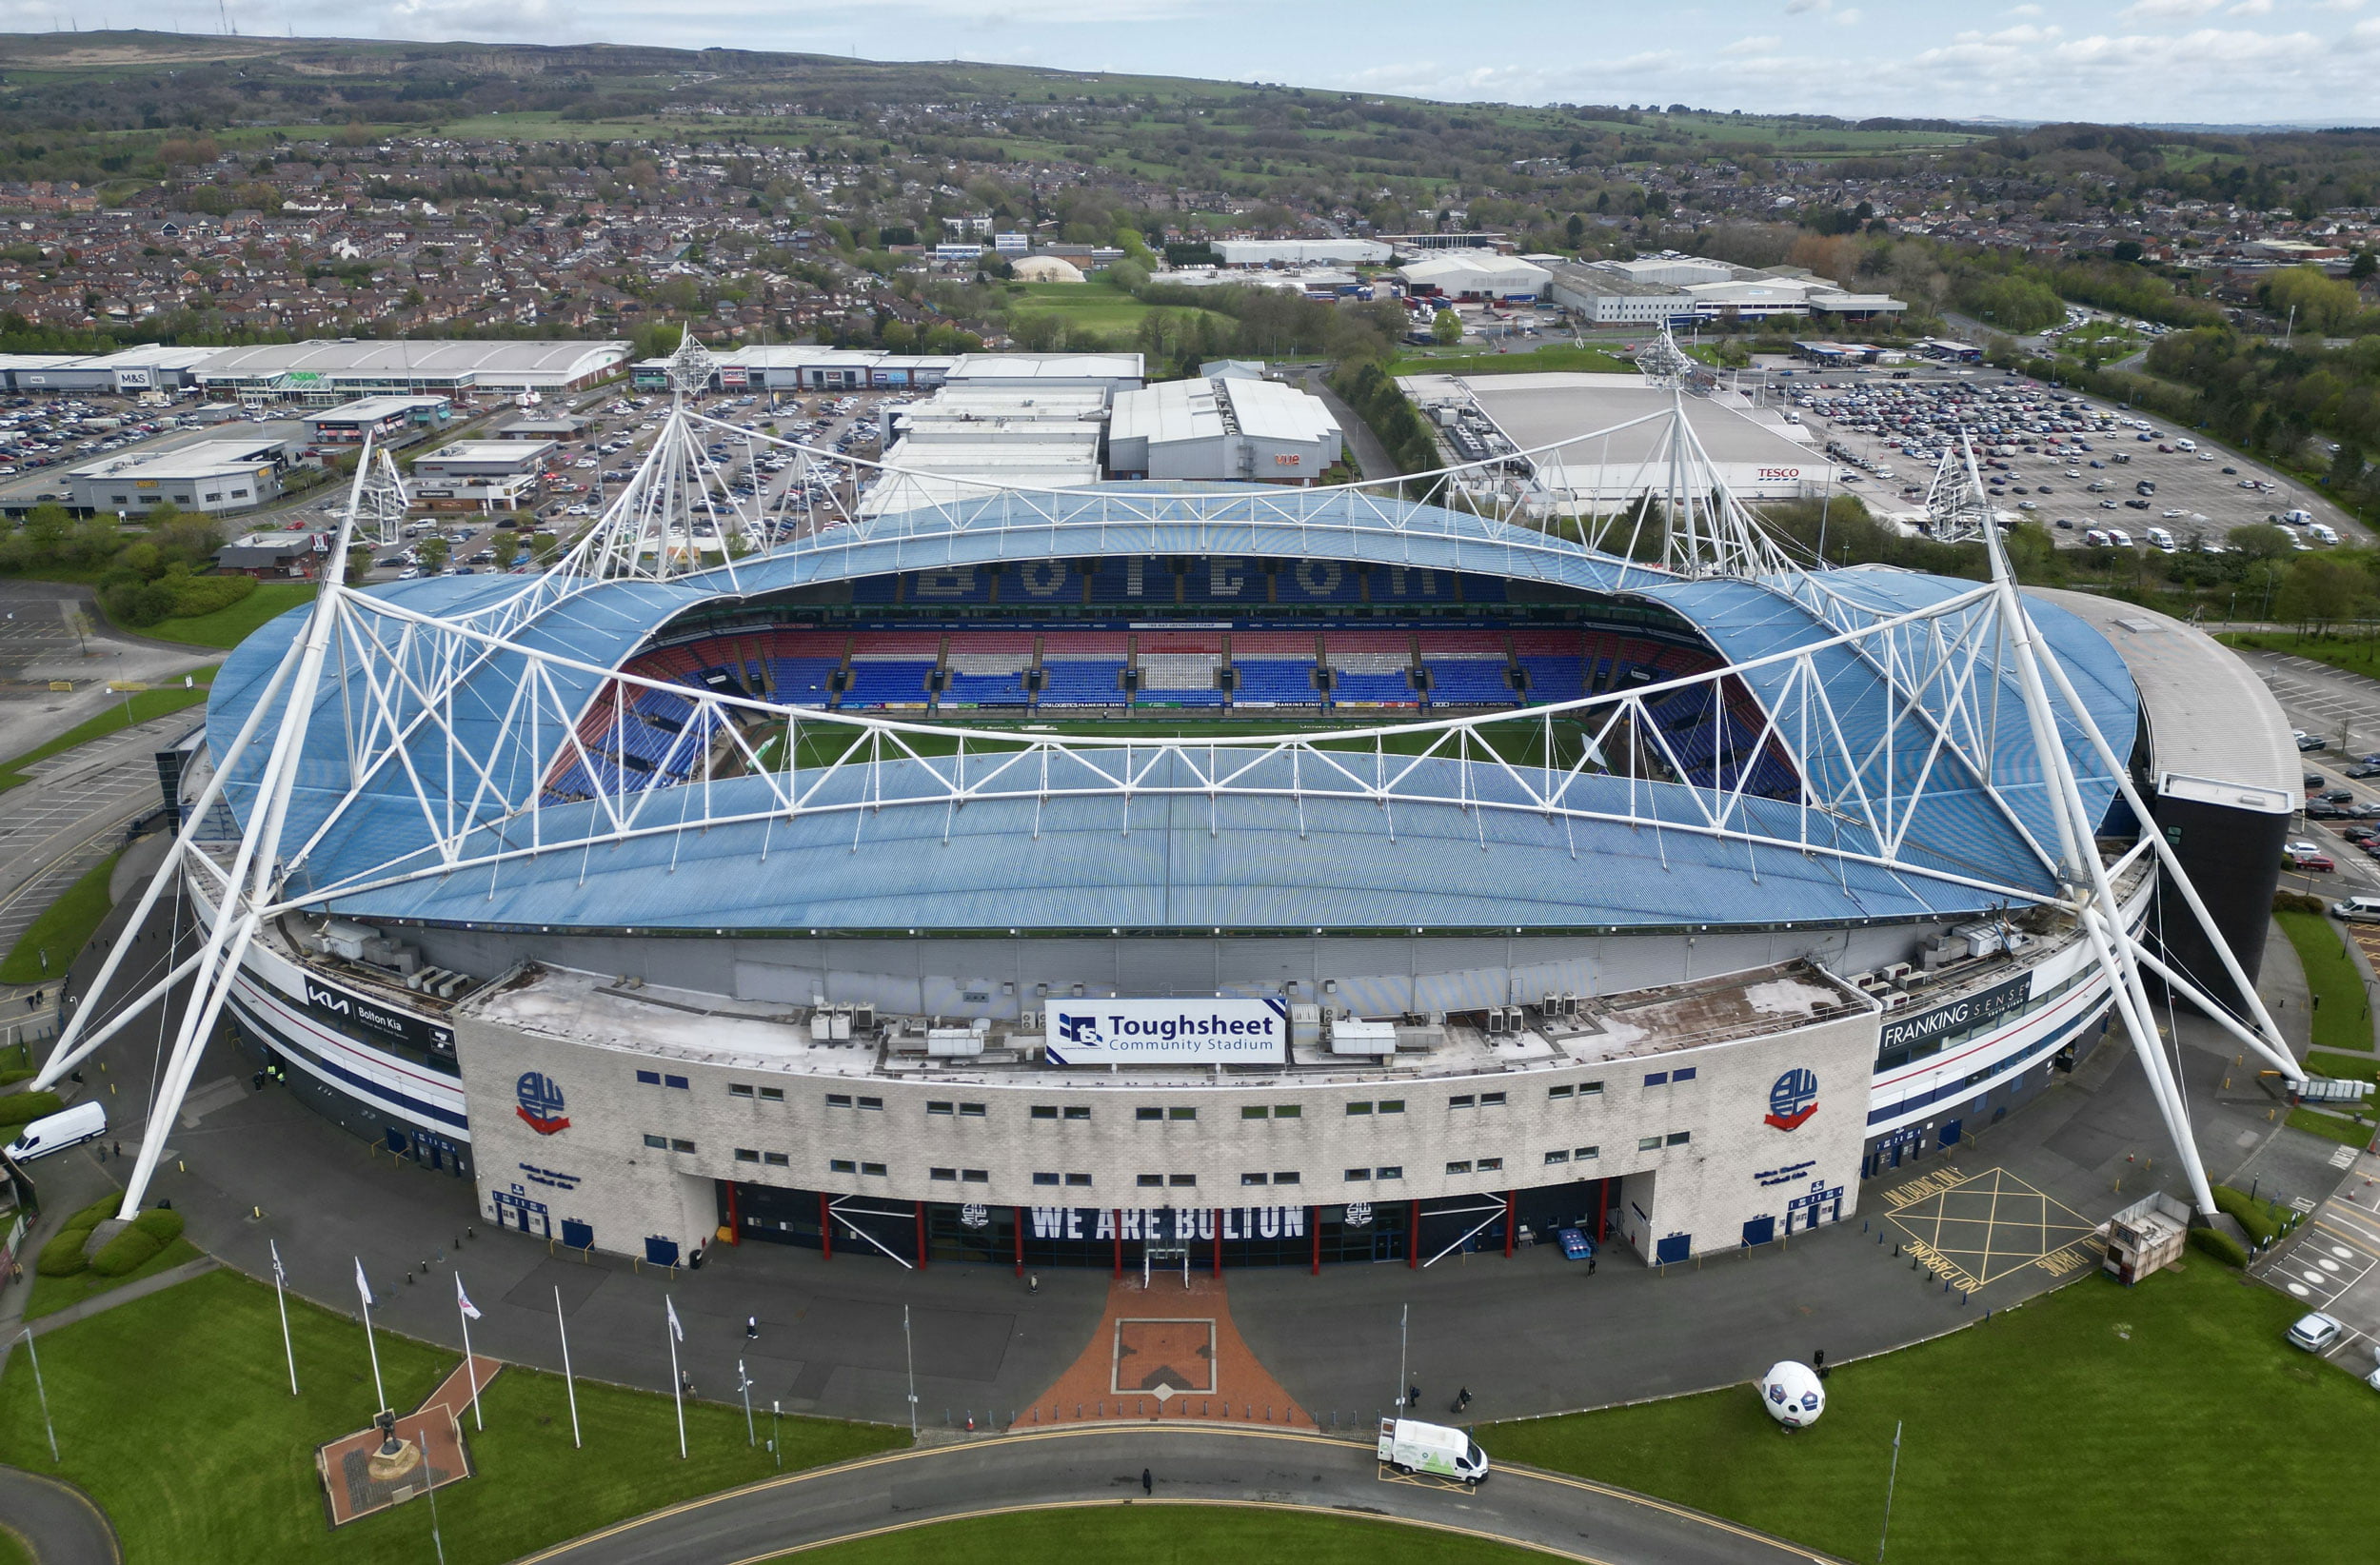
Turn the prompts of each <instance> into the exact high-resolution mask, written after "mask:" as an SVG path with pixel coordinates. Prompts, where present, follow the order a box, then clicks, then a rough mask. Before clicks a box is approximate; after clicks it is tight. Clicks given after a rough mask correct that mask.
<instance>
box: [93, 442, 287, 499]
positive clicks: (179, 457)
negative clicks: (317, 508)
mask: <svg viewBox="0 0 2380 1565" xmlns="http://www.w3.org/2000/svg"><path fill="white" fill-rule="evenodd" d="M287 466H288V445H287V443H286V442H284V441H282V440H280V439H278V438H274V439H258V438H252V437H251V438H247V439H236V440H234V439H223V440H196V441H190V442H188V443H187V444H184V445H180V446H163V447H160V446H149V447H146V448H142V449H136V450H129V451H121V452H118V453H116V454H115V455H113V456H109V457H103V458H101V459H100V460H99V461H97V462H87V463H84V464H83V465H81V466H75V467H69V468H68V469H67V472H66V476H67V504H68V505H70V506H72V507H74V508H75V509H77V510H83V511H91V512H108V511H113V512H117V513H120V514H132V513H137V512H141V511H146V510H149V508H151V507H152V506H154V505H157V503H158V502H160V501H167V502H169V503H171V504H172V505H177V506H179V507H180V508H181V509H183V510H186V511H206V512H208V513H210V514H219V513H222V512H225V511H243V510H248V509H249V508H251V507H253V506H256V505H263V504H265V503H266V502H267V501H268V500H272V499H274V498H275V497H277V496H278V495H279V494H280V493H281V474H282V471H283V470H284V469H285V468H286V467H287Z"/></svg>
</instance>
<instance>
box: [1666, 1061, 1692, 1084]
mask: <svg viewBox="0 0 2380 1565" xmlns="http://www.w3.org/2000/svg"><path fill="white" fill-rule="evenodd" d="M1695 1070H1696V1067H1695V1066H1692V1065H1689V1066H1687V1067H1686V1068H1685V1069H1684V1070H1682V1071H1672V1072H1670V1073H1669V1084H1670V1085H1671V1086H1673V1087H1674V1086H1676V1085H1677V1083H1678V1082H1680V1081H1691V1080H1694V1079H1695Z"/></svg>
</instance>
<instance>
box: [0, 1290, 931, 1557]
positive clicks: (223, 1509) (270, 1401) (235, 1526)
mask: <svg viewBox="0 0 2380 1565" xmlns="http://www.w3.org/2000/svg"><path fill="white" fill-rule="evenodd" d="M289 1329H290V1334H291V1336H292V1337H293V1339H294V1340H295V1342H296V1346H297V1360H298V1383H299V1386H300V1388H301V1390H302V1391H303V1393H304V1395H303V1396H300V1397H291V1396H290V1395H289V1386H288V1372H287V1370H286V1369H285V1368H284V1367H283V1362H282V1357H281V1337H280V1327H279V1325H278V1324H277V1322H276V1320H275V1317H274V1313H273V1295H272V1290H271V1289H270V1288H268V1287H266V1286H264V1285H263V1284H261V1283H256V1282H251V1281H249V1280H248V1279H247V1278H243V1277H239V1276H237V1275H236V1274H233V1273H229V1272H210V1273H208V1274H207V1275H206V1276H204V1277H200V1278H193V1279H192V1280H190V1281H188V1282H185V1283H182V1284H180V1285H178V1286H176V1287H172V1288H169V1289H167V1290H165V1291H164V1292H162V1293H157V1294H152V1295H150V1296H149V1297H148V1298H138V1299H133V1300H131V1301H130V1302H129V1303H126V1304H122V1305H119V1306H117V1307H116V1308H114V1309H111V1310H107V1311H104V1312H102V1313H101V1314H99V1315H95V1316H93V1317H90V1318H89V1319H88V1320H80V1321H76V1322H75V1323H74V1324H72V1325H70V1326H65V1327H61V1328H59V1329H58V1330H56V1331H53V1332H51V1333H50V1334H49V1335H47V1336H45V1337H42V1339H41V1368H42V1374H43V1377H44V1378H45V1380H46V1382H47V1384H48V1387H49V1393H50V1413H51V1415H52V1416H54V1418H55V1419H56V1421H57V1433H58V1449H59V1452H60V1454H61V1456H63V1458H64V1461H63V1463H62V1465H60V1466H57V1467H52V1466H51V1465H50V1451H49V1446H48V1444H47V1442H46V1441H45V1440H44V1438H43V1435H42V1424H41V1414H40V1410H39V1408H38V1406H37V1404H36V1401H35V1397H34V1394H33V1378H32V1373H31V1371H30V1368H29V1361H28V1359H27V1357H26V1356H25V1355H24V1354H22V1353H19V1354H16V1355H14V1356H12V1357H10V1360H9V1369H8V1374H7V1377H5V1378H0V1461H8V1462H12V1463H14V1464H16V1465H18V1466H20V1467H27V1468H31V1469H33V1470H35V1471H37V1472H43V1473H54V1474H56V1475H57V1476H60V1477H63V1478H66V1479H69V1481H71V1482H74V1483H78V1484H80V1485H82V1486H83V1488H84V1489H86V1490H87V1491H89V1494H90V1495H91V1496H92V1497H93V1498H95V1499H97V1500H98V1501H99V1503H100V1504H101V1506H102V1507H104V1508H105V1509H106V1511H107V1513H108V1515H109V1519H110V1520H111V1521H113V1522H114V1524H115V1528H116V1531H117V1533H118V1534H119V1535H121V1536H122V1537H123V1539H124V1546H125V1557H126V1558H127V1559H128V1560H129V1561H131V1562H132V1565H150V1562H156V1565H166V1562H171V1565H253V1562H256V1561H274V1562H283V1561H287V1562H292V1565H296V1562H304V1561H325V1562H332V1561H335V1562H339V1565H361V1562H367V1561H371V1562H376V1561H384V1560H385V1561H391V1562H394V1561H406V1562H407V1565H410V1562H413V1561H419V1560H425V1559H427V1558H429V1557H430V1544H429V1538H428V1533H429V1525H430V1518H429V1513H428V1509H427V1507H426V1505H425V1504H424V1503H423V1502H421V1501H419V1500H416V1501H414V1502H412V1503H410V1504H407V1505H401V1506H398V1507H396V1508H395V1509H394V1510H392V1511H388V1512H384V1513H382V1514H381V1515H373V1516H367V1517H366V1518H364V1519H363V1520H361V1521H358V1522H355V1523H352V1524H351V1525H349V1526H347V1527H345V1528H342V1529H341V1530H340V1531H339V1533H338V1534H337V1535H335V1536H334V1535H332V1533H331V1531H330V1529H329V1526H328V1525H327V1521H326V1520H325V1517H324V1510H323V1494H322V1485H321V1482H320V1480H319V1479H318V1478H317V1477H316V1476H315V1471H314V1449H315V1447H316V1446H318V1445H320V1444H322V1443H323V1442H324V1441H327V1440H330V1439H335V1438H337V1437H339V1436H343V1435H346V1434H348V1433H351V1432H353V1431H355V1430H358V1429H361V1428H363V1427H365V1425H366V1424H367V1422H368V1421H369V1419H370V1417H371V1414H372V1405H371V1404H372V1400H373V1397H372V1386H371V1370H370V1367H369V1364H368V1362H367V1359H366V1357H365V1353H364V1342H363V1334H362V1328H361V1327H360V1326H358V1325H357V1324H356V1323H355V1322H354V1321H351V1320H348V1319H346V1318H343V1317H339V1316H335V1315H332V1314H330V1313H329V1312H328V1311H326V1310H320V1309H316V1308H315V1307H313V1306H312V1305H310V1304H307V1303H305V1302H303V1301H302V1300H299V1299H294V1298H293V1299H291V1300H290V1301H289ZM380 1361H381V1367H382V1369H383V1372H384V1373H385V1375H386V1377H387V1385H388V1395H389V1397H390V1399H391V1400H392V1401H393V1402H394V1403H395V1404H396V1406H398V1407H399V1408H401V1409H409V1408H414V1407H418V1406H419V1405H421V1401H422V1398H423V1397H426V1395H427V1394H428V1393H429V1391H430V1390H431V1388H432V1387H434V1386H435V1385H436V1384H437V1383H438V1381H439V1380H440V1379H441V1378H442V1377H444V1376H445V1375H446V1373H447V1372H449V1371H450V1370H452V1369H453V1368H454V1367H455V1364H456V1363H457V1362H458V1358H457V1356H456V1355H454V1354H451V1353H447V1352H446V1351H444V1350H442V1349H437V1348H432V1347H429V1346H427V1345H426V1344H423V1343H419V1342H414V1341H410V1340H408V1339H406V1338H403V1337H396V1336H394V1335H392V1334H389V1333H387V1332H383V1333H382V1334H381V1335H380ZM578 1397H579V1416H580V1423H581V1427H582V1429H583V1430H584V1432H585V1441H586V1445H585V1450H573V1449H572V1448H571V1444H570V1416H569V1411H568V1407H567V1405H566V1402H565V1393H564V1388H563V1383H562V1378H561V1377H559V1376H554V1375H541V1374H538V1373H536V1372H534V1371H530V1370H523V1369H518V1368H515V1369H507V1370H506V1371H505V1372H504V1374H503V1375H501V1376H499V1377H497V1378H496V1380H495V1382H494V1383H493V1384H492V1385H491V1386H489V1387H488V1388H487V1390H486V1394H485V1395H484V1397H482V1403H483V1408H484V1411H485V1413H486V1424H487V1427H486V1430H485V1431H484V1432H481V1433H477V1434H473V1435H470V1436H468V1437H469V1439H470V1445H471V1458H472V1464H473V1467H474V1470H475V1476H473V1477H471V1478H470V1479H467V1480H466V1481H464V1482H461V1483H457V1484H455V1485H453V1486H452V1487H450V1488H445V1489H441V1490H440V1491H439V1493H438V1508H439V1515H440V1519H441V1524H442V1533H443V1536H444V1542H445V1548H446V1560H447V1561H448V1565H496V1562H498V1561H502V1560H507V1559H512V1558H516V1557H517V1556H519V1555H523V1554H526V1553H528V1552H530V1551H532V1550H535V1549H539V1548H543V1547H545V1546H546V1545H548V1544H552V1543H556V1542H559V1541H561V1540H562V1539H564V1538H565V1537H570V1536H573V1535H577V1534H579V1533H582V1532H585V1531H587V1530H589V1529H592V1528H597V1527H602V1526H605V1525H606V1524H608V1523H610V1522H613V1521H617V1520H620V1519H622V1518H623V1517H626V1516H631V1515H641V1514H642V1513H644V1512H645V1511H649V1510H653V1509H656V1508H658V1507H660V1506H663V1505H666V1504H669V1503H672V1502H674V1501H677V1500H680V1499H684V1498H688V1497H690V1496H696V1495H704V1494H710V1493H713V1492H715V1491H717V1490H720V1489H724V1488H727V1487H730V1486H732V1485H735V1484H740V1483H746V1482H751V1481H754V1480H757V1479H759V1478H763V1477H765V1476H769V1475H770V1474H771V1473H773V1472H774V1471H775V1469H774V1468H773V1466H772V1465H771V1463H770V1460H769V1457H768V1454H767V1452H766V1451H764V1450H758V1449H754V1448H750V1447H747V1446H746V1445H745V1444H744V1416H743V1414H742V1413H741V1412H740V1411H738V1410H736V1409H733V1408H728V1407H723V1406H719V1405H716V1404H712V1403H707V1402H698V1403H690V1404H688V1406H687V1408H686V1438H687V1444H688V1447H689V1450H690V1451H691V1453H692V1459H690V1460H686V1461H681V1460H679V1459H678V1449H677V1436H676V1433H675V1427H674V1424H673V1422H672V1415H671V1411H670V1403H669V1398H667V1397H652V1396H647V1395H645V1394H644V1393H642V1392H630V1391H623V1390H620V1389H618V1388H616V1387H611V1386H605V1385H601V1384H596V1383H593V1382H589V1381H586V1380H581V1381H580V1382H579V1386H578ZM781 1437H782V1438H783V1442H784V1446H785V1463H784V1465H785V1468H786V1469H787V1470H788V1471H791V1470H793V1469H795V1468H799V1467H809V1466H815V1465H818V1464H820V1463H823V1462H833V1461H842V1460H844V1459H846V1458H849V1457H853V1456H866V1455H868V1454H870V1453H872V1452H877V1451H882V1450H885V1449H888V1448H890V1447H892V1446H895V1445H899V1444H904V1443H906V1439H907V1436H906V1434H905V1432H904V1433H901V1434H896V1433H895V1432H894V1431H892V1430H890V1429H885V1428H879V1427H876V1426H872V1425H863V1424H843V1423H833V1422H828V1421H825V1420H821V1419H787V1420H785V1422H784V1424H783V1428H782V1431H781Z"/></svg>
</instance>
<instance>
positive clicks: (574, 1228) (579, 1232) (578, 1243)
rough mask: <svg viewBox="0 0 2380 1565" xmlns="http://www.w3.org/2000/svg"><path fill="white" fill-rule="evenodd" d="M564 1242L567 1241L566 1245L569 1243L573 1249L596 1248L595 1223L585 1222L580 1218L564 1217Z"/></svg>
mask: <svg viewBox="0 0 2380 1565" xmlns="http://www.w3.org/2000/svg"><path fill="white" fill-rule="evenodd" d="M562 1242H563V1243H565V1244H566V1245H568V1246H569V1247H570V1248H571V1249H573V1250H592V1249H594V1248H595V1227H594V1224H592V1223H585V1222H581V1221H579V1220H578V1219H577V1218H563V1219H562Z"/></svg>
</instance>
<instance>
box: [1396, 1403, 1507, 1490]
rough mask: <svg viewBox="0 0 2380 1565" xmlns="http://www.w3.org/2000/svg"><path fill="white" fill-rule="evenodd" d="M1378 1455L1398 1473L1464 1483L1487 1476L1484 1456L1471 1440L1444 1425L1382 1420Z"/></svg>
mask: <svg viewBox="0 0 2380 1565" xmlns="http://www.w3.org/2000/svg"><path fill="white" fill-rule="evenodd" d="M1379 1451H1380V1460H1382V1461H1384V1462H1386V1463H1387V1464H1388V1465H1389V1466H1391V1467H1393V1468H1395V1469H1396V1470H1397V1471H1398V1472H1399V1473H1433V1474H1436V1475H1437V1476H1439V1477H1441V1478H1454V1479H1457V1480H1458V1481H1460V1482H1463V1483H1478V1481H1479V1480H1480V1479H1481V1478H1484V1477H1486V1476H1487V1472H1488V1459H1487V1453H1486V1452H1484V1451H1482V1450H1480V1449H1479V1448H1478V1445H1476V1444H1474V1443H1473V1441H1472V1438H1471V1436H1468V1435H1466V1434H1464V1433H1463V1432H1462V1431H1461V1430H1459V1429H1449V1428H1448V1427H1447V1426H1446V1425H1444V1424H1425V1423H1423V1422H1421V1421H1420V1420H1419V1419H1418V1418H1382V1419H1381V1420H1380V1446H1379Z"/></svg>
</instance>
